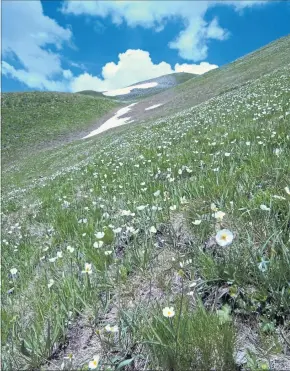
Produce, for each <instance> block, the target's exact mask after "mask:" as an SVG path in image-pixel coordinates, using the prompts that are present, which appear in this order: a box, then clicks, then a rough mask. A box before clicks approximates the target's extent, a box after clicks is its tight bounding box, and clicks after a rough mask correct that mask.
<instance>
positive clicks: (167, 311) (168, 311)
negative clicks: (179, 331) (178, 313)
mask: <svg viewBox="0 0 290 371" xmlns="http://www.w3.org/2000/svg"><path fill="white" fill-rule="evenodd" d="M162 312H163V316H164V317H167V318H171V317H173V316H174V315H175V312H174V309H173V307H170V308H169V307H165V308H164V309H163V311H162Z"/></svg>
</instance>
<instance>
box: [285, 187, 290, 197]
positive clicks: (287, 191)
mask: <svg viewBox="0 0 290 371" xmlns="http://www.w3.org/2000/svg"><path fill="white" fill-rule="evenodd" d="M284 190H285V192H286V193H287V195H289V196H290V189H289V187H285V188H284Z"/></svg>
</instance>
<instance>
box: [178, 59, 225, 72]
mask: <svg viewBox="0 0 290 371" xmlns="http://www.w3.org/2000/svg"><path fill="white" fill-rule="evenodd" d="M215 68H218V66H217V65H216V64H210V63H208V62H201V63H200V64H187V63H183V64H179V63H176V65H175V67H174V72H187V73H193V74H195V75H202V74H203V73H205V72H208V71H210V70H214V69H215Z"/></svg>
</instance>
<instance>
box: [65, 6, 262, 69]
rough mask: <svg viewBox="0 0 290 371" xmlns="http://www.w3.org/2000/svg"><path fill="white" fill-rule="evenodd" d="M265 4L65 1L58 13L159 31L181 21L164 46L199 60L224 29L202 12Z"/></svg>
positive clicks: (223, 32) (224, 36)
mask: <svg viewBox="0 0 290 371" xmlns="http://www.w3.org/2000/svg"><path fill="white" fill-rule="evenodd" d="M265 2H266V1H259V0H249V1H223V2H220V1H213V0H212V1H195V2H194V1H151V0H150V1H130V0H129V1H112V0H107V1H96V2H93V1H66V2H64V4H63V7H62V11H63V12H64V13H67V14H74V15H84V14H85V15H90V16H96V17H102V18H106V17H111V19H112V22H113V23H115V24H116V25H120V24H121V23H123V22H126V23H127V25H128V26H129V27H135V26H142V27H144V28H153V29H154V30H155V31H156V32H160V31H162V30H163V28H164V26H165V25H166V23H167V22H168V21H169V20H171V19H179V20H181V21H182V22H183V25H184V27H183V30H182V31H181V32H180V33H179V34H178V35H176V37H175V39H174V40H171V41H170V42H169V44H168V46H169V47H170V48H172V49H176V50H177V51H178V54H179V56H180V57H182V58H183V59H186V60H192V61H195V62H197V61H201V60H204V59H205V58H206V57H207V53H208V41H209V40H210V39H215V40H224V39H226V38H227V37H228V35H229V33H228V31H227V30H225V29H224V28H222V27H221V26H220V25H219V23H218V20H217V19H216V18H214V19H212V20H211V21H210V22H206V21H205V19H204V18H205V13H206V12H207V10H208V9H209V8H210V7H213V6H216V5H219V6H231V7H234V8H235V9H236V10H237V11H241V9H244V8H246V7H250V6H254V5H260V4H263V3H265Z"/></svg>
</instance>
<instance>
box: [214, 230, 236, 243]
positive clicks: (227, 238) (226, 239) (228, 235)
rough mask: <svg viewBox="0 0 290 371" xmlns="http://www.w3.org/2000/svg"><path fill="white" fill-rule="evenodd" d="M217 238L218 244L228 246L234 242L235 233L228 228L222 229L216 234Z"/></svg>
mask: <svg viewBox="0 0 290 371" xmlns="http://www.w3.org/2000/svg"><path fill="white" fill-rule="evenodd" d="M215 239H216V242H217V243H218V245H220V246H228V245H230V244H231V243H232V241H233V239H234V235H233V233H232V232H231V231H229V230H228V229H222V230H220V231H219V232H218V233H217V234H216V236H215Z"/></svg>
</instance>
